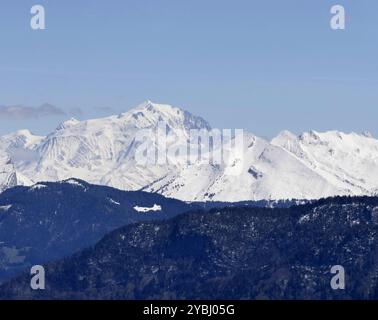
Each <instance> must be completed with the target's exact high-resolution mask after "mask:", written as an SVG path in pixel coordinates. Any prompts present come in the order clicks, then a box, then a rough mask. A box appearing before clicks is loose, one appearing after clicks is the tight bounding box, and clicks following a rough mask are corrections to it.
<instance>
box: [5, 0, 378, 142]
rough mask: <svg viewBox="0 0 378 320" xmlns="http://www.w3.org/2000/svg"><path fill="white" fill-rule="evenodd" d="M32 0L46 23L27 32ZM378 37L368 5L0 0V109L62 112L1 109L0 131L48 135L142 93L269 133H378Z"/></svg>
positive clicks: (324, 0)
mask: <svg viewBox="0 0 378 320" xmlns="http://www.w3.org/2000/svg"><path fill="white" fill-rule="evenodd" d="M35 4H42V5H44V6H45V9H46V25H47V30H43V31H33V30H32V29H31V28H30V18H31V14H30V8H31V7H32V5H35ZM335 4H342V5H344V6H345V9H346V13H347V22H346V28H347V29H346V30H345V31H334V30H332V29H331V28H330V26H329V21H330V18H331V14H330V8H331V6H332V5H335ZM377 40H378V2H377V1H376V0H358V1H352V0H349V1H342V0H321V1H320V0H285V1H282V0H274V1H273V0H264V1H263V0H259V1H256V0H245V1H241V0H233V1H230V0H228V1H224V0H201V1H199V0H190V1H183V0H149V1H147V0H134V1H131V0H106V1H105V0H96V1H90V0H64V1H59V0H50V1H46V0H17V1H14V0H2V1H1V5H0V41H1V42H0V105H2V106H11V105H22V106H29V107H38V106H40V105H42V104H44V103H50V104H52V105H54V106H56V107H57V108H59V110H63V111H64V114H63V113H60V112H56V113H55V115H53V116H44V117H39V118H35V117H32V116H29V117H25V118H23V119H19V118H17V119H13V118H10V117H5V116H4V115H2V114H1V112H0V134H4V133H7V132H10V131H14V130H17V129H21V128H30V129H31V130H32V131H33V132H35V133H38V134H41V133H47V132H48V131H50V130H52V129H53V128H54V127H56V125H57V124H58V123H59V122H60V121H62V120H64V119H65V118H68V117H70V116H71V115H76V117H77V118H79V119H86V118H93V117H100V116H105V115H108V114H111V113H114V112H120V111H125V110H128V109H130V108H131V107H133V106H135V105H137V104H139V103H140V102H142V101H144V100H147V99H150V100H152V101H155V102H161V103H169V104H173V105H177V106H180V107H183V108H184V109H187V110H188V111H191V112H193V113H195V114H198V115H201V116H203V117H204V118H206V119H207V120H209V121H210V123H211V124H212V125H213V126H214V127H219V128H245V129H248V130H249V131H252V132H253V133H255V134H257V135H260V136H265V137H272V136H274V135H276V134H277V133H278V132H279V131H281V130H282V129H289V130H291V131H293V132H295V133H300V132H302V131H307V130H310V129H314V130H319V131H323V130H329V129H337V130H342V131H358V132H359V131H364V130H369V131H371V132H372V133H373V134H374V135H375V136H377V137H378V126H377V119H378V104H377V102H378V79H377V77H378V60H377V57H378V41H377ZM79 108H80V110H82V113H81V114H80V113H79V112H78V110H79ZM31 114H33V113H31Z"/></svg>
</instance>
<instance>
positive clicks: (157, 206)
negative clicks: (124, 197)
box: [134, 204, 161, 212]
mask: <svg viewBox="0 0 378 320" xmlns="http://www.w3.org/2000/svg"><path fill="white" fill-rule="evenodd" d="M134 210H135V211H138V212H150V211H161V206H159V205H157V204H154V205H153V206H152V207H150V208H149V207H139V206H135V207H134Z"/></svg>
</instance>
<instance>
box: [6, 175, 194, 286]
mask: <svg viewBox="0 0 378 320" xmlns="http://www.w3.org/2000/svg"><path fill="white" fill-rule="evenodd" d="M193 207H196V206H194V205H188V204H186V203H183V202H181V201H179V200H175V199H167V198H164V197H163V196H161V195H158V194H148V193H145V192H140V191H129V192H126V191H120V190H116V189H113V188H110V187H104V186H95V185H90V184H88V183H86V182H84V181H81V180H77V179H70V180H67V181H65V182H61V183H49V182H46V183H45V182H44V183H38V184H36V185H33V186H31V187H14V188H11V189H7V190H6V191H4V192H3V193H1V194H0V282H2V281H5V280H6V279H9V278H10V277H11V276H13V275H15V274H17V273H18V272H20V271H23V270H25V269H26V268H28V267H30V265H35V264H43V263H45V262H47V261H52V260H55V259H59V258H62V257H65V256H67V255H71V254H73V253H74V252H77V251H78V250H81V249H83V248H85V247H88V246H90V245H93V244H95V243H96V242H97V241H99V240H100V239H101V238H102V237H103V236H104V235H105V234H106V233H108V232H110V231H112V230H115V229H116V228H119V227H121V226H124V225H127V224H129V223H133V222H138V221H144V220H154V219H167V218H169V217H172V216H174V215H176V214H179V213H182V212H184V211H188V210H190V209H192V208H193ZM150 208H153V209H155V210H153V211H152V210H151V211H150Z"/></svg>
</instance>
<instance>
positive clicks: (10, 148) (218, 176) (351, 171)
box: [0, 101, 378, 202]
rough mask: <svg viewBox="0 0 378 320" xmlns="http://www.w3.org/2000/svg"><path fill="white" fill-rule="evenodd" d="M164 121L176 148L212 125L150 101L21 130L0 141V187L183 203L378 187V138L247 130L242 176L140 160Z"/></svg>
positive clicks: (221, 168)
mask: <svg viewBox="0 0 378 320" xmlns="http://www.w3.org/2000/svg"><path fill="white" fill-rule="evenodd" d="M162 121H163V122H164V123H166V124H167V126H168V131H169V133H170V135H171V139H170V141H169V142H168V143H169V145H170V146H174V147H176V148H178V149H179V148H180V147H182V146H185V145H186V143H187V140H188V136H189V135H190V130H191V129H199V130H204V131H207V132H210V130H211V127H210V125H209V124H208V122H207V121H205V120H203V119H202V118H200V117H197V116H194V115H192V114H190V113H188V112H186V111H183V110H181V109H179V108H176V107H172V106H169V105H162V104H155V103H152V102H150V101H147V102H145V103H143V104H141V105H140V106H138V107H136V108H135V109H132V110H130V111H128V112H125V113H122V114H120V115H115V116H110V117H107V118H102V119H94V120H88V121H82V122H80V121H78V120H75V119H71V120H69V121H66V122H64V123H62V124H60V125H59V126H58V127H57V128H56V130H55V131H53V132H51V133H50V134H48V135H47V136H43V137H42V136H35V135H33V134H32V133H30V132H29V131H27V130H21V131H18V132H15V133H12V134H9V135H6V136H3V137H1V138H0V191H1V190H4V189H6V188H8V187H11V186H14V185H15V184H18V185H29V186H30V185H33V184H35V183H38V182H40V181H61V180H66V179H69V178H78V179H82V180H85V181H88V182H90V183H95V184H100V185H106V186H112V187H116V188H119V189H122V190H145V191H150V192H156V193H160V194H162V195H164V196H168V197H173V198H177V199H181V200H185V201H209V200H212V201H229V202H230V201H244V200H262V199H265V200H276V199H318V198H322V197H328V196H335V195H375V194H376V193H377V190H378V140H376V139H374V138H373V137H371V136H370V135H369V134H366V133H364V134H357V133H350V134H345V133H342V132H338V131H329V132H325V133H318V132H315V131H311V132H308V133H303V134H301V135H299V136H295V135H293V134H292V133H290V132H288V131H284V132H282V133H280V134H279V135H278V136H277V137H275V138H274V139H272V140H271V141H267V140H265V139H262V138H259V137H257V136H255V135H253V134H250V133H248V132H244V147H243V150H242V154H241V156H240V158H242V160H243V161H242V165H241V166H242V168H241V171H240V174H238V175H229V174H227V170H229V169H230V166H233V165H235V163H229V164H222V165H218V164H217V165H214V164H211V163H208V164H204V163H189V164H186V163H178V164H177V163H176V164H171V163H168V164H167V163H163V164H156V165H147V166H146V165H141V164H140V163H138V161H136V152H137V149H138V147H139V146H140V143H138V141H137V140H136V136H137V135H138V133H139V132H140V131H141V130H143V129H156V128H157V126H158V125H159V122H162ZM150 143H151V145H153V142H150ZM236 160H237V161H239V160H240V159H236Z"/></svg>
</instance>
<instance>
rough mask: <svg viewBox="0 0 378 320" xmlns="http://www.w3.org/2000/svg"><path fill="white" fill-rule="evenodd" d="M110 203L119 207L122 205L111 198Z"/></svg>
mask: <svg viewBox="0 0 378 320" xmlns="http://www.w3.org/2000/svg"><path fill="white" fill-rule="evenodd" d="M109 202H110V203H111V204H115V205H116V206H119V205H120V203H119V202H117V201H115V200H113V199H111V198H109Z"/></svg>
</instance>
